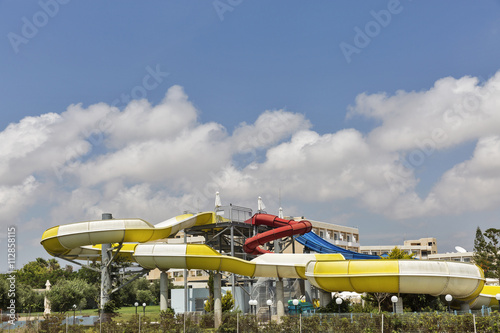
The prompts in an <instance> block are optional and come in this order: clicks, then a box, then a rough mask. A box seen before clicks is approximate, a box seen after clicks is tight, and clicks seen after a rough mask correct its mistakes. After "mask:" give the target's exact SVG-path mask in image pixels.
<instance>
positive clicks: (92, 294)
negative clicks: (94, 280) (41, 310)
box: [47, 279, 99, 312]
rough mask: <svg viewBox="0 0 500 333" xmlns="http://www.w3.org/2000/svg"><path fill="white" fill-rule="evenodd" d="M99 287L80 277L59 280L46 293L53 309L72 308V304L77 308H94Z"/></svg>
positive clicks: (62, 310) (63, 309) (61, 310)
mask: <svg viewBox="0 0 500 333" xmlns="http://www.w3.org/2000/svg"><path fill="white" fill-rule="evenodd" d="M98 295H99V289H98V288H97V287H96V286H95V285H89V284H88V283H87V282H85V281H84V280H81V279H74V280H60V281H59V282H58V283H56V284H55V285H54V286H53V287H52V289H51V290H50V291H49V292H48V293H47V297H48V299H49V300H50V302H51V305H52V309H53V310H54V311H59V312H64V311H68V310H71V309H72V306H73V304H76V305H77V306H78V308H81V309H85V308H94V307H96V306H97V304H96V303H95V300H96V299H97V298H98V297H97V296H98Z"/></svg>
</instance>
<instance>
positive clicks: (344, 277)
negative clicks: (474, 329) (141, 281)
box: [41, 212, 498, 301]
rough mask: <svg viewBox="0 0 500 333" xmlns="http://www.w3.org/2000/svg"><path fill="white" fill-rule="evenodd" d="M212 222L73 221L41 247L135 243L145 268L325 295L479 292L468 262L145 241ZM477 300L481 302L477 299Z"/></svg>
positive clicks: (60, 252) (73, 251)
mask: <svg viewBox="0 0 500 333" xmlns="http://www.w3.org/2000/svg"><path fill="white" fill-rule="evenodd" d="M213 221H214V213H211V212H210V213H200V214H196V215H181V216H178V217H176V218H173V219H170V220H167V221H165V222H162V223H160V224H157V225H156V226H153V225H151V224H149V223H147V222H145V221H143V220H140V219H117V220H102V221H89V222H81V223H72V224H68V225H62V226H58V227H54V228H50V229H48V230H47V231H46V232H45V233H44V234H43V237H42V241H41V243H42V245H43V246H44V248H45V249H46V250H47V252H49V253H50V254H52V255H54V256H58V257H63V258H71V259H87V258H88V257H89V256H90V255H89V254H88V253H89V252H91V251H93V253H95V252H96V251H99V248H98V247H92V245H96V244H98V243H122V242H135V243H133V244H127V246H128V248H127V250H126V251H125V252H126V256H128V258H130V260H133V261H136V262H137V263H138V264H139V265H140V266H142V267H144V268H146V269H153V268H159V269H162V270H167V269H170V268H186V269H207V270H218V271H228V272H232V273H236V274H239V275H244V276H255V277H257V276H259V277H288V278H301V279H307V280H309V281H310V282H311V283H312V284H314V285H315V286H317V287H319V288H321V289H324V290H326V291H355V292H360V293H362V292H391V293H425V294H433V295H444V294H448V293H449V294H451V295H452V296H453V297H454V298H456V299H461V300H467V301H468V300H472V301H473V300H474V299H476V297H477V296H478V295H479V294H480V293H481V294H483V292H482V291H483V285H484V276H483V272H482V270H481V269H480V268H479V267H478V266H476V265H473V264H467V263H459V262H440V261H424V260H345V258H344V257H343V256H342V255H341V254H274V253H269V254H263V255H261V256H259V257H257V258H255V259H254V260H251V261H246V260H242V259H239V258H235V257H231V256H224V255H221V254H220V253H219V252H217V251H215V250H214V249H212V248H210V247H209V246H206V245H195V244H165V243H147V242H149V241H153V240H157V239H162V238H165V237H168V236H169V235H172V234H174V233H175V232H176V231H178V230H180V229H184V228H189V227H190V226H195V225H203V224H208V223H213ZM122 251H123V249H122V250H121V251H120V252H122ZM487 288H488V287H487ZM487 288H484V290H486V289H487ZM496 290H498V287H497V289H496ZM494 291H495V290H494V289H492V290H489V291H487V293H486V294H485V295H486V296H484V298H485V299H490V298H489V297H488V296H487V295H488V294H491V293H493V292H494ZM495 294H496V292H495ZM478 300H479V301H481V297H480V298H478Z"/></svg>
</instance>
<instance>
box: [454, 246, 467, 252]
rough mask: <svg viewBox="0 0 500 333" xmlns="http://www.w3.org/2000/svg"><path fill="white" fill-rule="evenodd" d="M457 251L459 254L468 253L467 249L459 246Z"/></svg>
mask: <svg viewBox="0 0 500 333" xmlns="http://www.w3.org/2000/svg"><path fill="white" fill-rule="evenodd" d="M455 250H457V252H459V253H466V252H467V250H466V249H464V248H463V247H461V246H458V245H457V246H455Z"/></svg>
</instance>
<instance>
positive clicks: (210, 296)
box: [204, 271, 214, 312]
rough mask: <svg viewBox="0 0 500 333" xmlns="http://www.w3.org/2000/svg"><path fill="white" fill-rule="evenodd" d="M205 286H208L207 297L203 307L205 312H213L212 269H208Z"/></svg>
mask: <svg viewBox="0 0 500 333" xmlns="http://www.w3.org/2000/svg"><path fill="white" fill-rule="evenodd" d="M207 286H208V299H207V301H206V302H205V306H204V309H205V311H206V312H213V311H214V272H213V271H210V272H209V273H208V281H207Z"/></svg>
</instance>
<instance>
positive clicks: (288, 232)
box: [243, 214, 312, 255]
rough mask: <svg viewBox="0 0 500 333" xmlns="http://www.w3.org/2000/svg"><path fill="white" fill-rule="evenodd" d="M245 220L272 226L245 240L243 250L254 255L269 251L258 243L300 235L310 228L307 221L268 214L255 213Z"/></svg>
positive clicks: (253, 223) (309, 223)
mask: <svg viewBox="0 0 500 333" xmlns="http://www.w3.org/2000/svg"><path fill="white" fill-rule="evenodd" d="M245 222H246V223H251V224H252V225H266V226H268V227H271V228H273V229H272V230H269V231H266V232H263V233H260V234H257V235H255V236H254V237H250V238H248V239H247V240H246V241H245V244H244V245H243V250H244V251H245V252H246V253H249V254H255V255H258V254H264V253H270V252H271V251H268V250H264V249H263V248H261V247H260V245H264V244H266V243H268V242H271V241H273V240H276V239H281V238H284V237H288V236H293V235H302V234H305V233H307V232H310V231H311V229H312V224H311V222H309V221H305V220H302V221H294V220H285V219H282V218H279V217H277V216H275V215H270V214H255V215H254V216H252V218H251V219H248V220H247V221H245Z"/></svg>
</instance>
